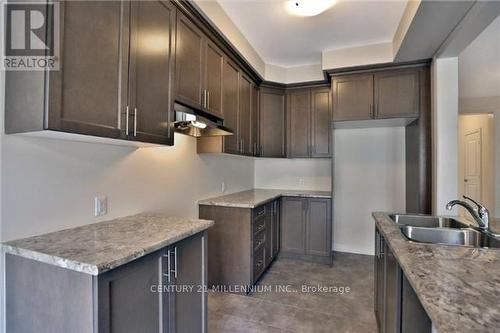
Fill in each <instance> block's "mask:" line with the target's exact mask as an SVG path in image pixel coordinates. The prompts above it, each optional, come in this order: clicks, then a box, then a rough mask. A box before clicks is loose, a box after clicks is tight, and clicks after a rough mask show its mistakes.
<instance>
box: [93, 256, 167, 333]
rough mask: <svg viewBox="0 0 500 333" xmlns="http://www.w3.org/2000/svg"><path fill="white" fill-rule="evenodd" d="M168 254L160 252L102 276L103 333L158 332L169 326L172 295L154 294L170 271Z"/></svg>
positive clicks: (100, 306) (101, 327)
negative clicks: (170, 298) (154, 290)
mask: <svg viewBox="0 0 500 333" xmlns="http://www.w3.org/2000/svg"><path fill="white" fill-rule="evenodd" d="M165 254H166V252H165V251H164V250H160V251H157V252H155V253H153V254H150V255H148V256H146V257H143V258H141V259H138V260H136V261H133V262H131V263H129V264H127V265H124V266H121V267H118V268H116V269H113V270H111V271H109V272H107V273H104V274H103V275H100V276H99V277H98V291H97V292H98V311H99V315H98V318H99V322H98V327H99V332H103V333H113V332H116V333H127V332H130V333H134V332H144V333H157V332H159V331H160V325H165V324H167V325H168V319H169V318H168V313H169V297H170V293H159V292H152V291H151V287H152V286H154V287H155V288H157V287H158V286H160V285H161V283H162V281H161V279H162V278H161V277H162V276H163V273H165V272H166V270H167V266H166V260H165V257H164V255H165ZM164 314H167V316H164ZM160 322H161V324H160ZM164 332H167V330H164Z"/></svg>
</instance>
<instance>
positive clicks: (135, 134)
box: [134, 107, 137, 136]
mask: <svg viewBox="0 0 500 333" xmlns="http://www.w3.org/2000/svg"><path fill="white" fill-rule="evenodd" d="M134 136H137V107H135V108H134Z"/></svg>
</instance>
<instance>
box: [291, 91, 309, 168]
mask: <svg viewBox="0 0 500 333" xmlns="http://www.w3.org/2000/svg"><path fill="white" fill-rule="evenodd" d="M287 109H288V117H287V119H288V136H287V139H288V141H287V147H288V154H287V155H288V157H292V158H297V157H309V156H310V152H311V144H310V142H311V140H310V129H311V127H310V120H311V90H310V89H297V90H291V91H288V92H287Z"/></svg>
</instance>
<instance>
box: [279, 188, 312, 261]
mask: <svg viewBox="0 0 500 333" xmlns="http://www.w3.org/2000/svg"><path fill="white" fill-rule="evenodd" d="M281 204H282V207H281V251H283V252H289V253H295V254H305V245H306V244H305V237H304V235H305V225H306V208H307V199H303V198H293V197H283V199H282V201H281Z"/></svg>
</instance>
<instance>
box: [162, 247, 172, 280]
mask: <svg viewBox="0 0 500 333" xmlns="http://www.w3.org/2000/svg"><path fill="white" fill-rule="evenodd" d="M163 256H164V257H167V273H163V276H165V277H166V278H167V280H168V283H170V279H171V278H170V250H168V252H167V254H164V255H163Z"/></svg>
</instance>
